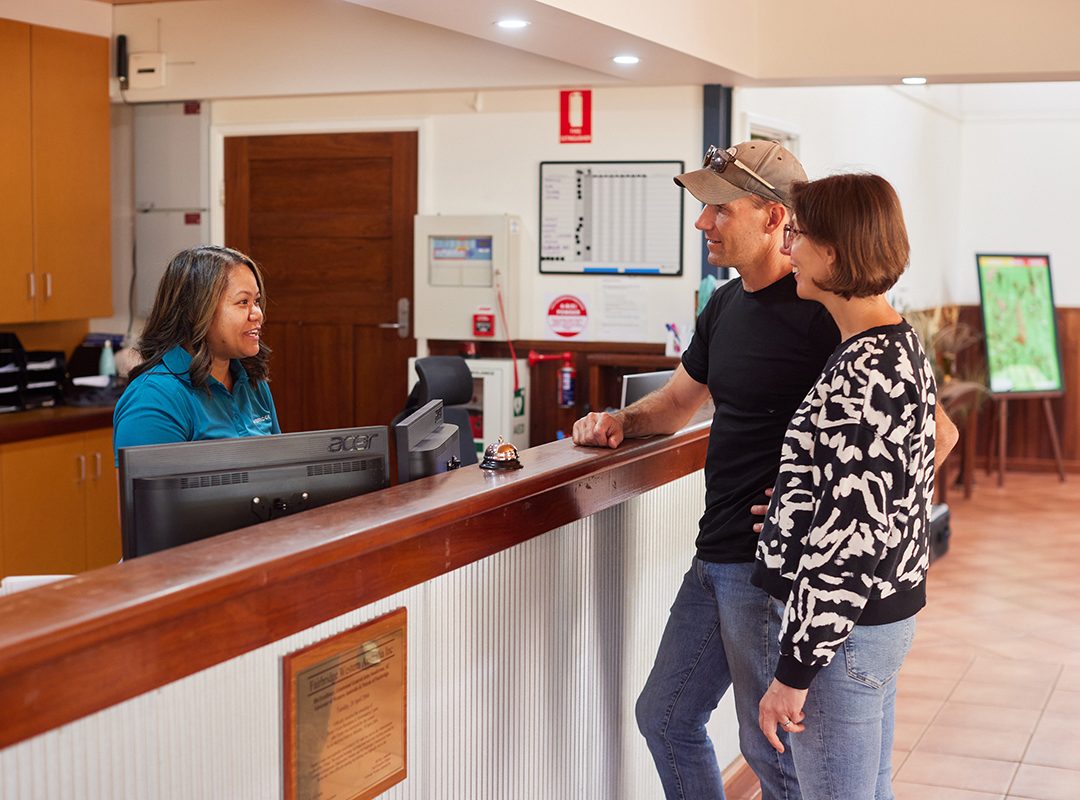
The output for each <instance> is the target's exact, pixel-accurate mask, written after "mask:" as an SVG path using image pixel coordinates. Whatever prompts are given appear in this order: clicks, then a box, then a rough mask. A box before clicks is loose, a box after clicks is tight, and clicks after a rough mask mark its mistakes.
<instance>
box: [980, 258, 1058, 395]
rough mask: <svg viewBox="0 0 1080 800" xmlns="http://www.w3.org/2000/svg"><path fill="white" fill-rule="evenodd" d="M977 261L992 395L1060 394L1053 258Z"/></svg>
mask: <svg viewBox="0 0 1080 800" xmlns="http://www.w3.org/2000/svg"><path fill="white" fill-rule="evenodd" d="M975 259H976V263H977V265H978V270H979V294H980V296H981V298H982V315H983V328H984V330H985V331H986V360H987V369H988V376H989V381H990V391H991V393H993V394H1003V395H1019V394H1058V393H1061V392H1062V391H1064V384H1063V380H1062V372H1061V353H1060V350H1059V347H1058V335H1057V322H1056V319H1055V316H1054V294H1053V290H1052V286H1051V282H1050V257H1049V256H1047V255H996V254H978V255H976V257H975Z"/></svg>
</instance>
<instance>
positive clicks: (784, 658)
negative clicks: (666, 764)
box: [754, 175, 937, 800]
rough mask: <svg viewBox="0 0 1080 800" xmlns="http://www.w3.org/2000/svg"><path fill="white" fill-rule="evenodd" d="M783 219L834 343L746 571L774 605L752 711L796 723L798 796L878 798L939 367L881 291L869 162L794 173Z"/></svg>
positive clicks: (877, 210)
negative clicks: (775, 644) (778, 625)
mask: <svg viewBox="0 0 1080 800" xmlns="http://www.w3.org/2000/svg"><path fill="white" fill-rule="evenodd" d="M794 200H795V213H794V216H793V220H792V224H791V225H788V226H787V227H786V228H785V237H784V247H785V250H786V251H788V252H790V255H791V264H792V269H793V271H794V272H795V275H796V280H797V285H798V293H799V296H800V297H802V298H805V299H811V300H816V301H818V302H820V303H821V304H822V305H824V306H825V307H826V309H828V311H829V313H830V314H831V315H832V317H833V319H834V320H835V321H836V324H837V326H838V327H839V328H840V338H841V344H840V345H839V347H837V349H836V351H835V352H834V353H833V355H832V356H831V357H830V359H829V361H828V362H827V363H826V365H825V370H824V372H823V373H822V375H821V378H820V379H819V380H818V382H817V384H816V385H815V386H814V387H813V388H812V389H811V390H810V392H809V393H808V394H807V396H806V398H805V399H804V400H803V402H802V405H801V406H800V407H799V409H798V411H797V412H796V413H795V416H794V417H793V418H792V420H791V423H790V425H789V426H788V430H787V434H786V437H785V440H784V446H783V451H782V456H781V464H780V474H779V476H778V477H777V480H776V484H775V486H774V490H773V497H772V502H771V504H770V506H769V511H768V515H767V517H766V521H765V525H764V529H763V530H762V533H761V538H760V540H759V543H758V551H757V565H756V568H755V572H754V583H755V584H757V585H758V586H761V587H763V588H764V589H765V590H766V591H767V592H768V593H769V594H770V595H771V596H772V597H773V598H774V600H773V602H776V603H779V604H781V605H782V606H783V609H784V613H783V626H782V629H781V633H780V654H781V655H780V660H779V663H778V664H777V666H776V672H775V679H774V680H773V682H772V684H771V686H770V687H769V689H768V691H767V692H766V693H765V696H764V697H763V698H762V699H761V704H760V709H759V711H760V713H759V723H760V725H761V729H762V731H763V733H764V734H765V736H766V737H767V738H768V739H769V740H770V741H771V742H772V744H773V746H774V747H776V748H777V750H781V751H782V745H781V744H780V741H779V739H778V738H777V736H776V730H777V726H781V727H783V728H784V729H786V730H788V731H789V732H791V733H795V734H798V735H796V736H792V737H791V747H792V755H793V758H794V761H795V768H796V771H797V773H798V777H799V785H800V787H801V789H802V795H803V798H804V800H820V799H827V800H888V799H889V798H892V797H893V794H892V789H891V779H890V777H891V763H890V753H891V750H892V738H893V712H894V703H895V697H896V674H897V672H898V671H899V669H900V665H901V663H902V662H903V660H904V656H905V655H906V654H907V651H908V649H909V648H910V646H911V640H912V637H913V635H914V632H915V619H914V616H915V613H916V612H917V611H918V610H919V609H920V608H922V607H923V605H924V604H925V602H926V584H925V578H926V570H927V566H928V564H929V557H928V536H927V534H928V527H929V513H930V499H931V495H932V494H933V483H934V408H935V403H936V393H937V389H936V387H935V384H934V375H933V371H932V370H931V367H930V364H929V363H928V361H927V359H926V356H925V354H924V353H923V350H922V347H921V346H920V344H919V340H918V339H917V338H916V336H915V333H914V332H913V331H912V329H911V327H910V326H909V325H908V324H907V323H906V322H904V320H903V318H902V317H901V316H900V314H898V313H897V312H896V311H895V310H894V309H893V308H892V306H890V305H889V302H888V301H887V300H886V298H885V292H886V291H888V290H889V289H890V288H891V287H892V285H893V284H894V283H895V282H896V280H897V278H899V277H900V274H901V273H902V272H903V271H904V268H905V267H906V265H907V262H908V238H907V231H906V229H905V226H904V218H903V213H902V212H901V209H900V201H899V200H898V198H897V196H896V192H895V191H894V190H893V188H892V186H890V185H889V183H888V182H887V181H886V180H884V179H883V178H880V177H878V176H876V175H834V176H831V177H828V178H824V179H822V180H818V181H812V182H810V183H804V184H800V185H797V186H796V187H795V191H794Z"/></svg>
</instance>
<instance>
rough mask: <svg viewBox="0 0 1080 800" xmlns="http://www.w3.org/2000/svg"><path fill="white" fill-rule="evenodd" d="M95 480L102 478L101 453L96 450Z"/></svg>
mask: <svg viewBox="0 0 1080 800" xmlns="http://www.w3.org/2000/svg"><path fill="white" fill-rule="evenodd" d="M94 480H95V481H99V480H101V453H100V452H97V451H95V452H94Z"/></svg>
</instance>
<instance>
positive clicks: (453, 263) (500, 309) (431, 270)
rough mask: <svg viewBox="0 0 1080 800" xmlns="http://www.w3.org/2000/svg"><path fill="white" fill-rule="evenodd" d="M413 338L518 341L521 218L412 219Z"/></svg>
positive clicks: (463, 217) (495, 216) (429, 215)
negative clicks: (413, 224)
mask: <svg viewBox="0 0 1080 800" xmlns="http://www.w3.org/2000/svg"><path fill="white" fill-rule="evenodd" d="M413 236H414V239H413V242H414V260H415V272H414V284H413V295H414V297H415V299H416V338H418V339H475V340H476V341H506V340H507V339H516V338H518V330H519V327H520V321H519V319H518V309H519V307H520V304H519V302H518V297H517V292H518V289H517V279H518V269H519V264H520V259H521V218H520V217H517V216H514V215H512V214H500V215H494V216H449V215H447V216H444V215H442V214H435V215H431V214H417V215H416V220H415V229H414V234H413Z"/></svg>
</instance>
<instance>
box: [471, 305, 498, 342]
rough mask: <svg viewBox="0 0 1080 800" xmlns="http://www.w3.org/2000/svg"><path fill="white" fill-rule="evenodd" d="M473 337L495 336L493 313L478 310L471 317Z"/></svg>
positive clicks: (486, 310)
mask: <svg viewBox="0 0 1080 800" xmlns="http://www.w3.org/2000/svg"><path fill="white" fill-rule="evenodd" d="M472 332H473V336H476V337H485V338H490V337H492V336H494V335H495V312H494V311H492V310H491V309H490V308H478V309H476V313H475V314H473V315H472Z"/></svg>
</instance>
